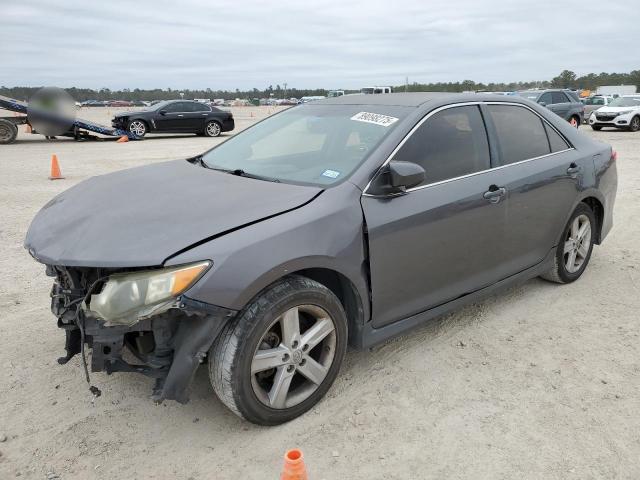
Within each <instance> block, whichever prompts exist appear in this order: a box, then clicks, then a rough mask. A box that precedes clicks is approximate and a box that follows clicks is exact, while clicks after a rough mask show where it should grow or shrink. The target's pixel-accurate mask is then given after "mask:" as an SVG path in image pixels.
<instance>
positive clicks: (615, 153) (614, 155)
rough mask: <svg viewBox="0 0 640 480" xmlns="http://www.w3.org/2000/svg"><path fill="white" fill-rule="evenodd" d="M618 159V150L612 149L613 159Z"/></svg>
mask: <svg viewBox="0 0 640 480" xmlns="http://www.w3.org/2000/svg"><path fill="white" fill-rule="evenodd" d="M617 159H618V152H616V151H615V150H613V149H611V161H612V162H615V161H616V160H617Z"/></svg>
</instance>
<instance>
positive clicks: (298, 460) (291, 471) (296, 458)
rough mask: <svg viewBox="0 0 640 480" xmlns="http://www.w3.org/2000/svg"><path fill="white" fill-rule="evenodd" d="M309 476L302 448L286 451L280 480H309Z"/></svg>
mask: <svg viewBox="0 0 640 480" xmlns="http://www.w3.org/2000/svg"><path fill="white" fill-rule="evenodd" d="M307 478H308V477H307V469H306V468H305V466H304V460H303V458H302V450H298V449H297V448H294V449H293V450H289V451H288V452H287V453H285V454H284V465H283V467H282V474H281V475H280V480H307Z"/></svg>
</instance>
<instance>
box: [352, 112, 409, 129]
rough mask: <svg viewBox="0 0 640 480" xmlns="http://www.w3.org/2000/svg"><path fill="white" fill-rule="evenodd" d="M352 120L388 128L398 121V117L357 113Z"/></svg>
mask: <svg viewBox="0 0 640 480" xmlns="http://www.w3.org/2000/svg"><path fill="white" fill-rule="evenodd" d="M351 120H355V121H356V122H366V123H374V124H376V125H382V126H383V127H388V126H389V125H392V124H394V123H395V122H397V121H398V119H397V118H396V117H388V116H387V115H380V114H379V113H370V112H360V113H356V114H355V115H354V116H353V117H351Z"/></svg>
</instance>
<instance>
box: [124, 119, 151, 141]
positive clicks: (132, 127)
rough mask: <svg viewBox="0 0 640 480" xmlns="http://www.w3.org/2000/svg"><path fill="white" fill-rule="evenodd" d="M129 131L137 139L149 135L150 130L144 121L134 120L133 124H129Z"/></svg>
mask: <svg viewBox="0 0 640 480" xmlns="http://www.w3.org/2000/svg"><path fill="white" fill-rule="evenodd" d="M128 130H129V131H130V132H131V133H133V134H134V135H135V136H136V137H140V138H142V137H144V136H145V135H146V134H147V131H148V128H147V124H146V123H145V122H143V121H142V120H133V121H132V122H129V127H128Z"/></svg>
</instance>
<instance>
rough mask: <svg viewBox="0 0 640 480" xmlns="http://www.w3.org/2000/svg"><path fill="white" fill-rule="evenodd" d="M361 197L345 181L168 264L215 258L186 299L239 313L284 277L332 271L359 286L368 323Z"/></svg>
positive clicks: (357, 288) (169, 261)
mask: <svg viewBox="0 0 640 480" xmlns="http://www.w3.org/2000/svg"><path fill="white" fill-rule="evenodd" d="M360 194H361V192H360V190H358V189H357V188H356V187H355V186H353V185H352V184H350V183H348V182H345V183H343V184H341V185H339V186H337V187H334V188H331V189H329V190H327V191H325V192H324V193H323V194H322V195H320V196H319V197H317V198H316V199H315V200H314V201H312V202H311V203H309V204H307V205H305V206H304V207H301V208H298V209H296V210H293V211H291V212H287V213H285V214H282V215H279V216H276V217H273V218H270V219H268V220H265V221H261V222H258V223H255V224H253V225H249V226H247V227H245V228H242V229H239V230H236V231H234V232H231V233H229V234H227V235H223V236H222V237H219V238H216V239H214V240H211V241H210V242H207V243H205V244H202V245H200V246H197V247H195V248H193V249H191V250H188V251H187V252H184V253H182V254H180V255H177V256H175V257H172V258H171V259H170V260H168V261H167V262H165V265H166V266H170V265H179V264H184V263H189V262H192V261H194V259H211V260H212V261H213V267H212V268H211V269H210V270H209V271H208V272H207V273H206V274H205V275H204V276H203V278H202V279H200V280H199V281H198V282H197V283H196V284H195V285H194V286H193V287H191V288H190V289H189V290H188V291H187V292H185V295H186V296H188V297H190V298H193V299H196V300H200V301H202V302H206V303H210V304H213V305H217V306H221V307H225V308H229V309H232V310H241V309H242V308H244V307H245V306H246V305H247V304H248V303H249V302H250V301H251V299H253V298H254V297H255V296H256V295H257V294H258V293H259V292H260V291H262V290H263V289H264V288H266V287H267V286H268V285H270V284H272V283H273V282H275V281H276V280H278V279H279V278H282V277H283V276H285V275H288V274H291V273H293V272H296V271H299V270H304V269H309V268H323V269H328V270H333V271H335V272H337V273H340V274H341V275H343V276H344V277H346V278H347V279H349V281H350V282H351V283H352V285H353V286H354V287H355V289H356V291H357V292H358V294H359V296H360V298H361V300H362V306H363V310H364V312H363V313H364V318H365V319H368V318H369V297H368V291H369V290H368V286H367V285H368V282H367V273H366V272H367V268H366V263H365V262H366V256H365V254H366V248H365V239H364V234H363V227H364V225H363V216H362V210H361V208H360V203H359V198H360Z"/></svg>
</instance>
